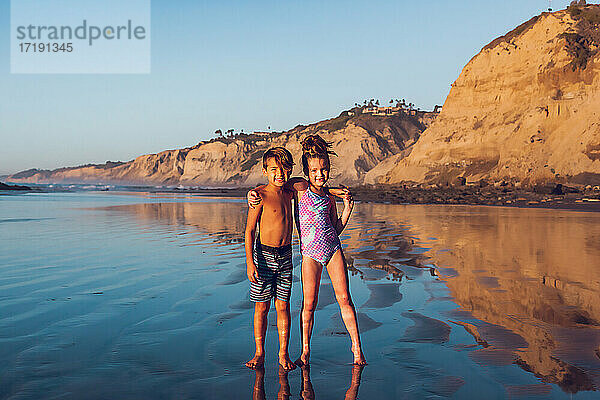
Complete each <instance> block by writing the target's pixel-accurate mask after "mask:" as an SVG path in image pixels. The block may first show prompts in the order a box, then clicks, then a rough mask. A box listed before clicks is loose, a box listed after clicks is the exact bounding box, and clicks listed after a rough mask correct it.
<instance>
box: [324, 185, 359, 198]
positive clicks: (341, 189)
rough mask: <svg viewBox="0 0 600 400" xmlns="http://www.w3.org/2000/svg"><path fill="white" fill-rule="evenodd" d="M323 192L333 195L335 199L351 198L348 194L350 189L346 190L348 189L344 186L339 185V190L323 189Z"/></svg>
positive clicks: (333, 188) (332, 188)
mask: <svg viewBox="0 0 600 400" xmlns="http://www.w3.org/2000/svg"><path fill="white" fill-rule="evenodd" d="M323 190H324V191H325V193H327V194H331V195H334V196H335V197H339V198H340V199H342V200H343V199H344V197H346V196H347V195H350V197H352V193H351V192H350V189H348V187H347V186H344V185H340V187H339V188H335V187H324V188H323Z"/></svg>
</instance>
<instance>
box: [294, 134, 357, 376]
mask: <svg viewBox="0 0 600 400" xmlns="http://www.w3.org/2000/svg"><path fill="white" fill-rule="evenodd" d="M330 147H331V144H329V143H327V142H326V141H325V140H323V138H321V137H320V136H318V135H310V136H308V137H306V139H304V141H303V142H302V153H303V154H302V169H303V172H304V175H306V176H307V177H308V182H306V181H305V180H302V181H300V182H295V183H294V184H293V186H294V189H295V191H296V193H297V194H296V196H297V197H296V198H297V204H298V209H297V211H298V212H297V214H296V215H297V218H298V219H299V221H298V222H299V230H298V231H299V234H300V246H301V250H302V292H303V301H302V311H301V314H300V315H301V332H302V354H301V355H300V358H299V359H298V360H297V361H296V363H297V364H299V365H306V364H308V363H309V359H310V338H311V335H312V330H313V322H314V312H315V309H316V307H317V300H318V297H319V285H320V282H321V273H322V271H323V267H327V272H329V277H330V278H331V283H332V286H333V289H334V292H335V297H336V300H337V302H338V304H339V306H340V310H341V312H342V319H343V321H344V324H345V325H346V329H347V330H348V333H349V334H350V339H351V340H352V353H353V354H354V364H357V365H365V364H366V363H367V362H366V360H365V357H364V355H363V352H362V347H361V343H360V335H359V333H358V322H357V320H356V310H355V309H354V304H353V303H352V299H351V297H350V290H349V287H348V271H347V270H346V260H345V258H344V253H343V252H342V247H341V243H340V239H339V237H338V235H339V234H340V233H341V232H342V231H343V230H344V228H345V227H346V224H347V223H348V219H349V218H350V213H351V212H352V208H353V207H354V202H353V201H352V198H351V197H350V195H349V194H347V195H346V196H344V210H343V211H342V216H341V217H338V213H337V208H336V205H335V201H334V199H333V197H331V196H330V195H328V194H327V193H326V192H325V190H324V186H325V183H326V182H327V180H328V179H329V170H330V167H331V163H330V160H329V155H330V154H335V153H334V152H332V151H331V150H330Z"/></svg>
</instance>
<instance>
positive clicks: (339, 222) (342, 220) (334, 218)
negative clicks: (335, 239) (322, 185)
mask: <svg viewBox="0 0 600 400" xmlns="http://www.w3.org/2000/svg"><path fill="white" fill-rule="evenodd" d="M353 208H354V200H352V197H351V196H350V195H347V196H346V197H344V210H343V211H342V216H341V217H338V213H337V206H336V204H335V200H334V199H333V198H331V222H332V223H333V227H334V228H335V231H336V232H337V234H338V235H339V234H340V233H342V231H343V230H344V228H345V227H346V225H347V224H348V220H349V219H350V214H352V209H353Z"/></svg>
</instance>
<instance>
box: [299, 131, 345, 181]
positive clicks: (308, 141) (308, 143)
mask: <svg viewBox="0 0 600 400" xmlns="http://www.w3.org/2000/svg"><path fill="white" fill-rule="evenodd" d="M330 148H331V143H329V142H326V141H325V140H324V139H323V138H322V137H321V136H319V135H308V136H307V137H305V138H304V140H303V141H302V171H303V172H304V175H307V176H308V159H309V158H319V159H321V160H325V161H326V162H327V168H329V167H330V166H331V162H330V161H329V155H330V154H333V155H334V156H337V154H335V152H334V151H332V150H330Z"/></svg>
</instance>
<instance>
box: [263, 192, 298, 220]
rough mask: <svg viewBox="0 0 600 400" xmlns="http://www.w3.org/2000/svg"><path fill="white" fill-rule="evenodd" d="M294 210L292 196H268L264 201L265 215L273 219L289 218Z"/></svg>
mask: <svg viewBox="0 0 600 400" xmlns="http://www.w3.org/2000/svg"><path fill="white" fill-rule="evenodd" d="M291 212H292V201H291V199H290V198H287V197H283V196H282V197H281V198H267V199H265V200H264V203H263V216H265V217H268V218H272V219H286V218H289V217H290V215H291Z"/></svg>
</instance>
